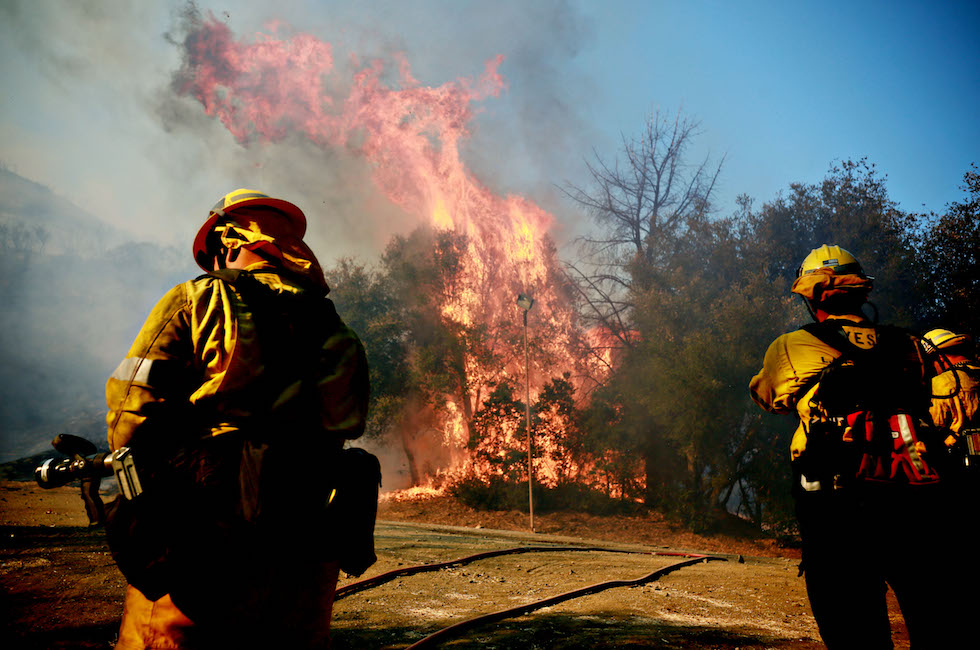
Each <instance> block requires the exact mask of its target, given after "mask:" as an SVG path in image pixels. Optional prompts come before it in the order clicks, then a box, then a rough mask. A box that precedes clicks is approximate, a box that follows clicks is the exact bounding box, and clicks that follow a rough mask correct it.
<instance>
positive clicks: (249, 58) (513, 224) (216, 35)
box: [179, 15, 577, 482]
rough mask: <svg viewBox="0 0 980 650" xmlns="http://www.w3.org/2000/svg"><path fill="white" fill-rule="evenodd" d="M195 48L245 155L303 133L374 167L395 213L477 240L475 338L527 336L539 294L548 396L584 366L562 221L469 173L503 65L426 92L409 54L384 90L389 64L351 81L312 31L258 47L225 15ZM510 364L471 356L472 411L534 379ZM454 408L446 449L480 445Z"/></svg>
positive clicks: (193, 75)
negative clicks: (558, 230)
mask: <svg viewBox="0 0 980 650" xmlns="http://www.w3.org/2000/svg"><path fill="white" fill-rule="evenodd" d="M185 47H186V61H185V64H184V68H183V70H182V74H181V75H180V79H181V82H180V84H179V91H180V92H181V93H183V94H187V95H191V96H193V97H195V98H196V99H197V100H198V101H200V103H201V105H202V106H203V108H204V111H205V113H207V114H208V115H210V116H213V117H215V118H217V119H219V120H220V121H221V122H222V123H223V124H224V125H225V127H226V128H227V129H228V130H229V132H231V133H232V134H233V135H234V137H235V138H236V139H237V140H238V141H239V142H240V143H241V144H242V145H245V146H250V145H252V144H254V143H255V142H264V141H278V140H281V139H282V138H284V137H285V136H286V135H288V134H291V133H295V134H301V135H303V136H305V137H306V138H308V139H309V140H310V141H312V142H313V143H316V144H317V145H319V146H322V147H324V148H334V147H347V148H351V147H355V148H356V150H357V151H358V152H359V153H360V154H361V155H362V156H364V158H365V159H366V160H368V161H369V162H370V163H371V165H372V173H373V180H374V182H375V184H376V185H377V187H378V189H379V190H380V191H381V192H382V193H383V194H384V195H385V196H386V197H387V198H388V199H389V200H390V201H391V202H392V203H394V204H396V205H398V206H400V207H401V208H403V209H404V210H405V211H407V212H408V213H410V214H412V215H415V217H416V218H417V219H418V220H419V222H420V223H430V224H432V225H433V226H434V227H436V228H440V229H452V230H454V231H456V232H460V233H464V234H466V235H467V242H468V243H467V246H468V248H467V250H466V256H465V257H466V259H465V260H464V262H465V263H464V269H465V272H464V278H463V281H462V283H461V284H460V285H459V286H458V287H456V288H455V289H456V290H455V293H454V295H453V296H451V298H450V300H449V301H448V302H447V303H445V304H444V306H443V317H444V318H446V319H449V320H451V321H454V322H456V323H459V324H462V325H466V326H470V325H473V324H477V323H480V324H484V325H486V326H487V327H488V329H489V331H492V332H498V331H500V332H505V331H511V332H514V331H515V328H517V327H518V326H517V325H516V323H517V321H518V319H519V312H518V310H517V308H516V306H515V304H514V300H515V298H516V295H517V293H518V292H520V291H531V292H532V293H534V298H535V309H534V317H535V322H536V323H539V324H540V327H541V328H542V329H543V328H545V327H546V328H548V332H549V335H548V336H547V337H544V336H539V338H538V339H536V341H535V349H536V354H535V365H536V368H535V369H533V375H532V377H533V382H532V383H533V391H534V392H535V393H536V392H537V391H538V390H539V389H540V387H541V386H542V385H543V384H544V383H545V381H547V380H548V379H549V378H550V377H551V376H557V375H560V374H561V373H562V372H563V371H566V370H572V369H573V368H574V367H575V366H576V364H577V362H576V360H575V359H573V358H571V356H570V353H569V350H570V349H572V347H573V346H572V345H571V341H572V339H573V338H574V337H575V336H576V330H575V324H574V322H573V319H572V316H571V314H572V311H571V308H570V306H569V305H568V304H567V301H566V300H565V299H564V298H562V297H561V296H559V295H556V294H555V292H554V285H555V278H556V277H558V275H559V272H558V271H557V266H558V263H557V259H556V255H555V251H554V247H553V244H552V242H551V239H550V237H549V234H548V233H549V231H550V229H551V228H552V227H553V224H554V218H553V217H552V215H551V214H549V213H548V212H546V211H545V210H543V209H541V208H540V207H539V206H537V205H535V204H534V203H533V202H531V201H529V200H527V199H525V198H523V197H519V196H506V197H500V196H497V195H495V194H494V193H493V192H491V191H490V190H489V189H488V188H487V187H485V186H484V185H483V184H482V183H480V182H479V181H478V180H477V179H476V178H475V177H474V176H473V175H472V174H471V173H470V171H469V170H468V169H467V167H466V165H465V164H464V163H463V161H462V159H461V155H460V145H461V142H462V141H464V140H465V139H466V138H467V137H468V135H469V132H468V125H469V123H470V121H471V120H472V118H473V116H474V109H473V104H474V102H477V101H481V100H484V99H487V98H491V97H496V96H498V95H499V94H500V92H501V91H502V90H504V89H505V88H506V82H505V80H504V79H503V77H502V76H501V74H500V72H499V68H500V66H501V64H502V62H503V58H502V57H501V56H497V57H495V58H493V59H491V60H489V61H487V63H486V66H485V68H484V70H483V73H482V74H481V75H480V76H479V78H477V79H475V80H474V79H468V78H461V79H458V80H456V81H452V82H447V83H444V84H442V85H440V86H435V87H427V86H423V85H422V84H421V83H420V82H419V81H418V80H417V79H415V78H414V76H413V75H412V72H411V68H410V66H409V63H408V61H407V59H406V58H405V57H404V56H403V55H399V56H397V57H396V58H395V60H394V62H393V63H394V67H396V68H397V75H398V81H397V82H396V83H393V84H390V85H386V84H385V83H384V81H383V79H384V78H385V77H384V74H385V73H386V72H388V68H389V67H391V66H388V65H386V64H385V63H384V62H382V61H380V60H375V61H371V62H369V63H368V64H367V65H364V66H363V67H361V68H360V69H359V70H357V71H355V72H354V73H353V74H352V75H351V76H350V77H349V78H344V74H343V73H342V72H340V71H338V69H337V68H336V67H335V65H334V55H333V51H332V47H331V45H330V44H328V43H324V42H322V41H319V40H317V39H316V38H315V37H313V36H311V35H308V34H302V33H298V34H293V35H290V36H277V35H276V33H275V29H272V31H271V32H270V33H266V34H258V35H256V37H255V40H254V42H246V41H244V40H242V39H238V40H236V39H235V38H234V36H233V34H232V32H231V30H230V29H229V27H228V26H227V25H225V24H224V23H221V22H219V21H218V20H217V19H216V18H215V17H214V16H213V15H209V16H208V17H207V18H206V19H205V20H203V21H201V22H200V23H199V24H198V25H196V26H195V28H194V29H193V30H192V31H190V32H189V34H188V36H187V39H186V41H185ZM508 328H509V329H508ZM512 339H513V337H512ZM491 345H495V346H497V348H496V349H497V350H500V349H502V346H511V347H514V346H513V340H511V341H509V342H508V340H507V339H506V337H504V336H498V337H497V339H496V340H495V341H492V342H491ZM502 356H503V358H505V359H509V361H507V362H506V363H505V365H504V367H503V368H499V367H497V368H485V367H480V364H479V362H478V361H477V360H476V358H475V357H473V356H472V355H470V356H469V357H468V358H466V359H465V364H464V365H465V367H466V372H467V374H468V377H469V383H470V384H471V387H470V395H468V396H467V397H466V399H467V400H469V401H470V402H471V403H470V404H469V405H468V406H469V412H470V413H473V412H475V411H476V409H477V408H478V407H479V406H480V401H481V399H483V398H485V395H486V393H487V392H488V387H489V385H490V383H491V382H493V381H497V380H499V379H501V378H516V379H520V378H522V377H523V376H524V368H523V358H522V356H523V355H522V354H521V352H520V351H519V350H510V351H507V353H506V354H502ZM447 399H448V400H449V401H448V403H447V406H446V408H445V410H444V411H445V417H444V422H443V441H442V443H443V444H444V445H446V446H447V447H449V448H450V449H454V450H456V451H457V452H458V451H459V450H465V446H466V443H467V439H466V433H467V432H466V426H467V423H466V416H465V415H464V412H465V411H466V409H464V408H463V405H462V404H460V403H458V402H457V400H458V399H459V398H458V397H454V396H447ZM555 426H556V427H557V426H558V425H557V424H556V425H555ZM556 430H557V429H556ZM549 435H550V434H549ZM522 436H523V433H522V431H521V430H517V429H514V430H512V431H507V432H506V434H505V435H504V437H503V438H502V439H501V440H499V441H498V443H499V445H500V450H501V453H503V450H504V449H507V448H523V445H525V444H526V441H525V440H524V439H523V438H522ZM536 444H538V445H539V446H541V448H542V450H543V452H544V453H542V454H541V456H540V457H539V458H538V460H537V461H536V463H537V465H536V467H535V471H536V472H537V471H540V473H541V474H542V476H544V477H546V478H547V480H549V481H552V482H554V481H556V480H557V479H558V477H559V476H560V475H562V473H563V472H564V471H565V470H562V469H561V468H560V467H559V464H560V462H561V461H560V459H556V458H554V457H553V456H554V454H551V453H550V452H549V449H550V448H553V447H555V445H554V442H553V441H552V440H551V439H550V438H549V437H548V436H542V437H541V439H540V440H538V441H537V442H536ZM451 455H452V456H456V457H457V459H456V460H455V461H454V462H453V463H452V464H453V465H454V466H455V467H456V468H457V469H459V468H465V467H466V466H467V463H468V460H467V456H466V455H465V454H459V453H454V454H451ZM461 459H462V460H461ZM464 471H465V470H464Z"/></svg>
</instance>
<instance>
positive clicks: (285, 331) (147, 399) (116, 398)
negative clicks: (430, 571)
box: [106, 189, 369, 650]
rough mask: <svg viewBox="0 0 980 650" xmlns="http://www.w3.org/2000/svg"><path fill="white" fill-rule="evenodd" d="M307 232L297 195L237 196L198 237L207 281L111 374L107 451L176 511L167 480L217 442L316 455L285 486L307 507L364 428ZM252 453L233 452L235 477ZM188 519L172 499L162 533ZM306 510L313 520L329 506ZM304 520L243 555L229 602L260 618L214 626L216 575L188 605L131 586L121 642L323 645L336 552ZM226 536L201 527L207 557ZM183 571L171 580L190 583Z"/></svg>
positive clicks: (174, 298)
mask: <svg viewBox="0 0 980 650" xmlns="http://www.w3.org/2000/svg"><path fill="white" fill-rule="evenodd" d="M305 231H306V216H305V214H304V213H303V212H302V211H301V210H300V209H299V208H298V207H297V206H295V205H293V204H292V203H290V202H288V201H284V200H282V199H277V198H273V197H270V196H268V195H266V194H263V193H261V192H258V191H255V190H251V189H239V190H236V191H234V192H231V193H229V194H228V195H226V196H224V197H223V198H222V199H221V200H220V201H218V203H217V204H216V205H215V206H214V208H212V209H211V211H210V212H209V214H208V217H207V220H206V221H205V223H204V225H203V226H202V227H201V229H200V231H199V232H198V234H197V237H196V238H195V240H194V245H193V255H194V259H195V261H196V262H197V263H198V265H199V266H201V268H202V269H203V270H204V271H205V272H207V273H208V274H207V275H202V276H200V277H198V278H196V279H194V280H190V281H188V282H184V283H182V284H180V285H178V286H176V287H174V288H173V289H171V290H170V291H169V292H168V293H167V294H166V295H165V296H164V297H163V298H162V299H161V300H160V301H159V302H158V303H157V305H156V306H155V307H154V308H153V310H152V311H151V313H150V315H149V317H148V318H147V320H146V322H145V324H144V325H143V328H142V329H141V331H140V332H139V334H138V335H137V337H136V340H135V342H134V343H133V345H132V347H131V348H130V350H129V353H128V354H127V355H126V358H125V359H123V361H122V362H121V363H120V364H119V366H118V368H116V370H115V372H113V374H112V376H111V377H110V378H109V380H108V382H107V384H106V399H107V403H108V406H109V413H108V416H107V422H108V440H109V445H110V447H111V448H112V449H114V450H115V449H118V448H120V447H129V448H130V449H132V453H133V457H134V459H135V460H136V462H137V466H138V468H140V471H141V472H144V471H145V477H148V479H149V480H148V485H145V486H144V488H145V495H146V496H147V498H154V499H156V500H157V502H159V503H166V502H167V500H168V499H169V498H170V496H169V495H167V494H162V493H161V492H162V488H161V489H159V490H158V491H157V492H156V493H154V491H153V488H154V481H153V480H152V479H153V477H155V476H156V477H162V478H159V480H157V481H156V483H157V485H158V486H162V485H171V483H168V482H167V477H168V471H170V470H174V471H176V470H175V469H174V468H176V467H178V466H179V464H180V462H181V461H180V459H181V458H185V457H193V454H189V453H188V450H193V449H196V448H197V446H198V445H201V444H210V443H214V444H215V445H218V444H219V443H220V444H229V445H230V446H231V448H232V449H240V448H241V447H240V446H239V447H235V446H234V444H233V443H234V441H236V439H237V440H241V438H242V436H243V434H248V436H249V437H248V438H247V439H248V440H250V441H251V442H250V443H249V444H253V445H254V446H253V447H250V449H253V451H254V450H260V451H264V450H276V449H278V451H275V453H276V454H278V456H276V458H277V459H278V462H279V464H280V467H282V466H283V465H285V464H286V459H291V458H294V459H297V460H299V459H304V458H310V457H313V458H315V459H317V460H318V461H319V462H318V463H317V464H316V465H315V466H309V467H305V468H304V467H297V468H296V473H297V474H299V475H300V476H298V477H297V479H296V482H295V483H292V481H290V480H289V479H288V478H287V479H285V483H287V485H283V486H282V487H281V491H282V492H283V493H285V494H287V495H293V494H295V495H300V496H298V497H296V498H295V499H292V497H290V499H292V500H294V501H300V500H301V499H302V496H301V495H302V494H303V493H304V492H309V491H310V490H319V489H320V485H321V484H323V483H324V482H325V481H327V477H324V476H322V475H320V474H319V472H323V471H324V468H329V467H330V463H331V459H333V458H334V457H335V456H336V455H337V454H339V453H340V450H341V449H342V447H343V445H344V441H345V440H349V439H354V438H357V437H358V436H360V435H361V433H362V432H363V431H364V427H365V421H366V415H367V402H368V393H369V386H368V378H367V377H368V374H367V365H366V358H365V353H364V349H363V346H362V345H361V343H360V341H359V339H358V337H357V336H356V334H355V333H354V332H353V331H352V330H351V329H350V328H349V327H347V326H346V325H345V324H344V323H343V321H342V320H341V319H340V318H339V317H338V316H337V315H336V312H335V311H334V310H333V306H332V303H331V302H330V301H329V300H328V299H327V298H326V294H327V293H328V291H329V288H328V286H327V283H326V280H325V279H324V276H323V272H322V270H321V268H320V265H319V263H318V262H317V259H316V257H315V256H314V254H313V252H312V251H311V250H310V249H309V247H308V246H307V245H306V243H304V241H303V236H304V234H305ZM311 360H312V361H311ZM255 440H259V442H255ZM201 441H204V442H203V443H202V442H201ZM223 441H229V442H227V443H225V442H223ZM238 444H239V445H241V444H242V443H241V442H239V443H238ZM277 445H278V447H277ZM215 448H218V447H215ZM256 453H259V452H256ZM241 457H242V456H241V453H239V455H238V456H234V457H233V461H234V463H233V464H234V465H235V467H234V468H233V470H234V476H236V477H237V470H238V463H239V459H240V458H241ZM266 458H273V456H272V455H271V452H270V455H267V456H266ZM270 462H271V461H270ZM215 466H216V467H220V464H219V465H215ZM222 471H224V470H222ZM263 471H265V470H263ZM285 475H286V472H283V471H280V474H278V475H276V476H279V477H280V478H282V477H283V476H285ZM235 487H236V489H237V484H236V486H235ZM272 487H275V486H272ZM268 488H269V486H264V485H260V488H259V489H260V491H261V490H267V489H268ZM206 489H208V488H207V487H206V488H205V491H202V492H201V494H203V495H205V498H204V500H205V501H206V500H207V499H209V498H210V497H209V496H208V495H209V494H210V493H209V492H207V491H206ZM217 489H219V488H215V490H217ZM260 493H261V492H260ZM142 498H144V497H143V496H140V497H137V499H142ZM176 498H177V497H176V495H175V496H174V500H176ZM133 503H136V501H135V500H134V502H133ZM216 503H218V502H217V501H216ZM221 505H222V506H224V505H226V502H223V501H222V502H221ZM208 507H210V506H208ZM191 509H194V508H189V507H188V506H187V505H186V504H172V507H171V510H170V512H172V513H173V514H174V515H175V519H174V520H173V521H169V522H156V524H155V525H157V526H158V529H159V530H163V531H167V532H169V530H172V529H176V528H179V527H181V526H185V524H186V522H184V521H182V520H181V517H182V513H183V512H185V511H187V510H191ZM200 509H201V508H196V509H194V510H195V511H197V510H200ZM300 514H303V513H300ZM306 514H307V515H308V516H307V518H308V519H310V520H313V519H316V516H317V513H316V512H308V513H306ZM188 516H190V515H188ZM198 516H199V517H202V519H201V521H204V519H203V518H206V517H207V514H206V513H205V514H203V515H200V514H199V515H198ZM218 516H219V514H218V513H217V512H216V513H215V517H218ZM110 519H111V516H110ZM293 523H294V522H291V521H283V522H281V525H279V524H278V523H277V530H278V531H279V532H280V533H281V535H279V536H278V537H279V538H281V539H278V538H277V536H276V535H270V536H267V537H263V538H261V539H262V543H261V544H256V547H255V548H245V549H237V551H236V552H238V555H235V557H237V558H239V559H240V560H241V561H242V566H240V567H238V568H239V570H238V571H236V572H234V575H236V576H239V577H240V579H239V580H238V582H237V584H235V585H234V587H233V589H234V590H237V591H238V592H239V593H234V592H231V596H236V597H237V596H241V597H242V598H243V599H246V602H247V603H249V604H248V605H247V606H246V610H248V608H251V611H245V612H244V613H245V617H243V619H241V620H240V624H238V625H227V620H226V619H222V621H221V622H220V623H217V624H211V623H210V622H209V621H208V619H209V615H210V611H209V610H212V609H213V610H215V611H217V610H219V609H220V608H221V607H222V606H223V605H224V604H225V603H224V602H222V601H223V600H227V599H229V598H230V596H229V590H228V589H227V588H225V589H219V587H227V585H216V584H208V582H207V580H208V578H207V576H204V575H202V576H200V580H201V582H200V584H198V585H196V587H195V588H194V589H189V590H186V591H187V592H188V593H187V594H186V595H184V596H182V598H184V599H185V602H186V603H188V604H187V605H185V604H184V603H183V602H182V601H181V597H179V596H178V593H176V592H174V593H170V592H169V591H168V592H167V593H163V594H162V595H161V594H160V593H159V592H160V591H161V590H163V591H165V590H166V586H164V587H162V588H160V589H156V587H155V586H154V588H152V589H150V588H145V587H144V589H145V590H146V591H149V592H150V594H149V595H148V594H145V593H143V592H142V591H141V590H140V589H139V588H137V587H136V586H133V585H132V582H133V580H132V579H131V580H130V583H131V584H130V586H129V587H128V590H127V594H126V601H125V607H124V613H123V618H122V623H121V628H120V634H119V641H118V645H117V646H116V648H118V649H119V650H131V649H137V648H138V649H140V650H142V649H144V648H198V647H208V648H213V647H222V646H227V647H291V648H294V647H295V648H319V647H326V644H327V641H328V629H329V623H330V613H331V607H332V602H333V593H334V590H335V586H336V581H337V576H338V563H337V561H336V559H335V558H332V557H329V554H326V556H325V554H324V553H322V552H319V551H318V550H317V548H319V547H328V546H329V544H326V543H321V541H320V540H318V539H314V537H315V536H312V535H308V533H309V531H310V530H311V529H304V528H300V527H297V528H295V529H294V528H293ZM202 528H203V526H202ZM194 534H195V533H194V531H191V532H190V533H189V534H188V535H185V536H188V537H191V538H193V535H194ZM328 534H329V533H328ZM333 534H334V535H338V534H341V533H339V532H338V531H333ZM216 539H223V538H221V537H218V536H215V537H207V536H206V535H205V533H204V532H203V531H202V532H201V538H200V549H199V550H200V552H201V553H202V554H204V556H205V557H206V558H208V559H207V560H206V562H214V563H215V564H217V563H220V561H221V556H222V553H223V552H224V549H215V548H207V546H208V545H209V543H211V542H213V540H216ZM257 539H258V538H257ZM110 542H111V537H110ZM236 543H237V541H236ZM228 552H229V554H231V550H229V551H228ZM114 553H115V549H114ZM185 553H186V551H185ZM208 553H210V554H211V555H207V554H208ZM174 566H175V567H178V568H175V569H171V568H169V567H168V568H167V569H166V571H165V573H167V574H173V575H177V573H179V566H178V565H176V564H175V565H174ZM197 566H198V568H200V566H203V567H204V568H205V569H206V568H207V564H206V563H205V564H203V565H197ZM120 568H122V565H121V567H120ZM125 572H126V571H125V570H124V573H125ZM127 577H129V576H127ZM148 584H149V583H148ZM164 584H165V583H164ZM195 590H196V591H195ZM248 599H250V600H248ZM175 601H176V602H175ZM185 610H186V611H185ZM270 643H271V644H272V645H268V644H270Z"/></svg>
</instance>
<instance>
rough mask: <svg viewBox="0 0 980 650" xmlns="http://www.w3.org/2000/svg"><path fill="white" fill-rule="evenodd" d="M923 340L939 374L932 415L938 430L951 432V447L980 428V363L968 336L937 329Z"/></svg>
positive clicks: (934, 389)
mask: <svg viewBox="0 0 980 650" xmlns="http://www.w3.org/2000/svg"><path fill="white" fill-rule="evenodd" d="M922 338H923V340H924V341H925V343H926V350H927V352H928V353H929V357H930V359H931V360H932V362H933V365H934V367H935V370H936V373H937V374H936V376H935V377H933V378H932V405H931V406H930V407H929V414H930V415H931V416H932V421H933V423H934V424H935V425H936V426H938V427H941V428H942V429H944V430H945V431H948V432H949V436H948V437H947V438H946V440H945V442H946V445H947V446H949V447H952V446H954V445H955V444H956V443H957V442H958V441H959V439H960V438H961V436H962V434H963V432H964V431H965V430H970V429H976V428H980V417H978V415H977V413H978V412H980V362H978V361H977V359H976V353H975V350H974V347H973V339H972V338H971V337H970V336H969V335H968V334H956V333H953V332H951V331H949V330H944V329H934V330H930V331H929V332H926V333H925V334H924V335H923V337H922ZM978 453H980V449H978Z"/></svg>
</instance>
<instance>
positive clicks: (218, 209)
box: [194, 188, 306, 271]
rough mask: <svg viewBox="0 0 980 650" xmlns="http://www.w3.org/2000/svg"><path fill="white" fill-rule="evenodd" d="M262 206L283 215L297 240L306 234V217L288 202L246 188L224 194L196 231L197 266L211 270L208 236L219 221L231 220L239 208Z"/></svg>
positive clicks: (195, 258) (195, 250) (195, 259)
mask: <svg viewBox="0 0 980 650" xmlns="http://www.w3.org/2000/svg"><path fill="white" fill-rule="evenodd" d="M262 206H264V207H269V208H274V209H275V210H278V211H279V212H281V213H282V214H283V215H285V216H286V219H287V220H288V221H289V224H290V227H291V229H292V231H293V234H295V235H296V237H298V238H299V239H302V238H303V236H304V235H305V234H306V215H305V214H303V211H302V210H300V209H299V208H298V207H296V206H295V205H293V204H292V203H290V202H289V201H284V200H282V199H276V198H273V197H271V196H269V195H268V194H263V193H262V192H258V191H256V190H250V189H247V188H241V189H237V190H235V191H234V192H229V193H228V194H225V195H224V196H223V197H221V199H219V200H218V202H217V203H215V204H214V207H213V208H211V211H210V212H209V213H208V218H207V220H206V221H205V222H204V225H202V226H201V228H200V230H198V231H197V236H196V237H194V261H196V262H197V264H198V266H200V267H201V268H202V269H204V270H205V271H210V270H211V269H210V267H209V262H210V261H211V260H210V259H209V257H210V255H209V253H208V235H209V234H210V233H211V231H212V230H213V229H214V227H215V225H216V224H217V223H218V221H219V220H221V219H225V218H228V219H231V218H232V217H230V216H228V213H230V212H233V211H234V210H237V209H240V208H244V207H262Z"/></svg>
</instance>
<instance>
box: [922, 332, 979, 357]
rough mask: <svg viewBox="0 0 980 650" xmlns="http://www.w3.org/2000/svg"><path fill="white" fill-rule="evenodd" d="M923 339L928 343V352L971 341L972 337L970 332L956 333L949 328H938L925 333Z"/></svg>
mask: <svg viewBox="0 0 980 650" xmlns="http://www.w3.org/2000/svg"><path fill="white" fill-rule="evenodd" d="M922 340H923V341H924V342H925V344H926V346H925V347H926V352H929V353H932V352H935V351H936V350H947V349H949V348H952V347H956V346H957V345H962V344H964V343H969V342H970V341H971V340H972V339H971V338H970V335H969V334H956V333H954V332H950V331H949V330H944V329H939V328H937V329H934V330H929V331H928V332H926V333H925V334H923V335H922Z"/></svg>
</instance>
